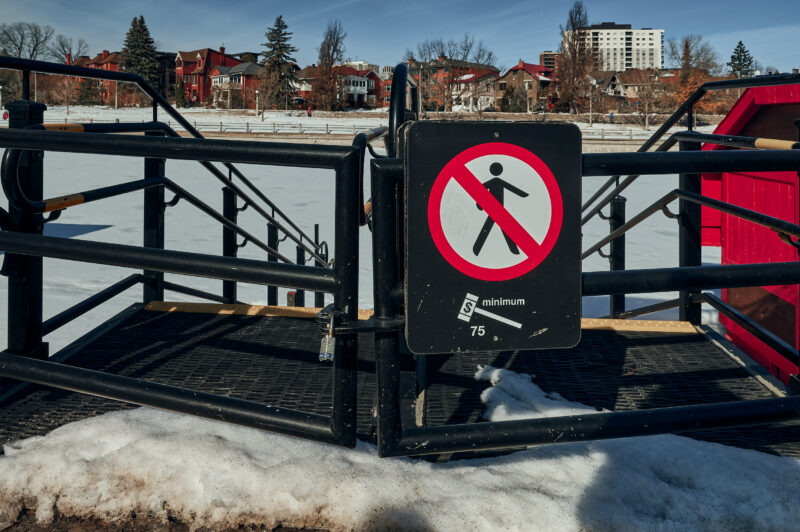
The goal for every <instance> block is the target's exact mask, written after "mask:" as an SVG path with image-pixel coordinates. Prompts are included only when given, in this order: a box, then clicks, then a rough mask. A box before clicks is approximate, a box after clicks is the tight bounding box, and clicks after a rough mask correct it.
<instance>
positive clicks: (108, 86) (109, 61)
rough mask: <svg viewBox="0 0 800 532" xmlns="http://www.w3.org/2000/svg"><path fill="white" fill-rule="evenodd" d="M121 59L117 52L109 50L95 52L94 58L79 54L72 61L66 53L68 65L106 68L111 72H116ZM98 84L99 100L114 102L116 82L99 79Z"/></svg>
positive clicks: (106, 103) (104, 102)
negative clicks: (79, 55)
mask: <svg viewBox="0 0 800 532" xmlns="http://www.w3.org/2000/svg"><path fill="white" fill-rule="evenodd" d="M121 60H122V58H121V57H120V54H119V52H109V51H108V50H103V51H102V52H101V53H99V54H97V55H96V56H95V57H94V59H89V57H87V56H81V57H79V58H78V59H76V60H75V61H74V62H73V61H72V55H70V54H67V64H68V65H75V66H82V67H86V68H96V69H98V70H108V71H111V72H117V71H119V70H120V61H121ZM98 84H99V85H98V86H99V89H100V102H101V103H102V104H104V105H108V104H109V103H111V102H114V98H115V96H116V93H117V82H115V81H107V80H101V81H99V82H98Z"/></svg>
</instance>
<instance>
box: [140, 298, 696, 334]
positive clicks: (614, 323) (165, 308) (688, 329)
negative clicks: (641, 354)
mask: <svg viewBox="0 0 800 532" xmlns="http://www.w3.org/2000/svg"><path fill="white" fill-rule="evenodd" d="M145 310H154V311H158V312H194V313H199V314H236V315H243V316H283V317H286V318H315V317H316V316H317V313H318V312H319V311H320V310H321V309H319V308H312V307H282V306H265V305H243V304H219V303H188V302H169V301H153V302H151V303H149V304H148V305H147V306H146V307H145ZM372 314H373V311H372V310H364V309H362V310H359V311H358V319H359V320H366V319H368V318H369V317H370V316H372ZM581 329H588V330H609V331H643V332H674V333H697V330H696V329H695V328H694V325H692V324H691V323H689V322H686V321H661V320H609V319H599V318H583V319H581Z"/></svg>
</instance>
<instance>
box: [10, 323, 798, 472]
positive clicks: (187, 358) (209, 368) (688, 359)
mask: <svg viewBox="0 0 800 532" xmlns="http://www.w3.org/2000/svg"><path fill="white" fill-rule="evenodd" d="M319 339H320V331H319V328H318V325H317V323H316V321H314V320H312V319H303V318H293V317H277V316H261V315H235V314H210V313H189V312H163V311H153V310H141V311H139V312H136V313H135V314H133V315H132V316H130V317H128V318H127V319H125V320H124V321H123V322H122V323H121V324H119V325H117V326H116V327H114V328H113V329H111V330H110V331H108V332H106V333H105V334H103V335H102V336H100V337H99V338H97V339H96V340H94V341H93V342H91V343H90V344H88V345H87V346H85V347H83V348H82V349H80V350H79V351H78V352H77V353H75V354H74V355H73V356H71V357H70V358H69V359H68V360H67V362H66V363H67V364H70V365H75V366H80V367H84V368H89V369H94V370H98V371H104V372H109V373H114V374H119V375H125V376H131V377H138V378H144V379H147V380H152V381H155V382H160V383H165V384H172V385H177V386H183V387H189V388H196V389H200V390H203V391H208V392H214V393H219V394H223V395H230V396H233V397H238V398H242V399H249V400H253V401H259V402H262V403H267V404H272V405H278V406H284V407H289V408H294V409H298V410H304V411H309V412H314V413H318V414H328V413H329V412H330V407H331V400H332V394H331V366H330V365H329V364H325V363H320V362H319V361H318V360H317V353H318V348H319ZM425 360H426V365H427V369H426V376H427V384H428V385H427V390H426V402H425V417H426V422H427V424H429V425H441V424H445V423H462V422H476V421H479V420H480V415H481V413H482V412H483V405H482V404H481V402H480V393H481V391H482V390H483V389H485V388H486V386H487V383H485V382H478V381H475V380H474V379H473V374H474V373H475V370H476V367H477V365H479V364H490V365H492V366H496V367H502V368H508V369H511V370H513V371H517V372H520V373H529V374H534V375H536V380H535V382H536V384H537V385H539V386H540V387H542V388H543V389H544V390H546V391H548V392H558V393H559V394H561V395H562V396H564V397H565V398H567V399H569V400H572V401H579V402H582V403H584V404H587V405H592V406H595V407H601V408H606V409H608V410H630V409H643V408H656V407H663V406H678V405H689V404H701V403H712V402H720V401H736V400H744V399H757V398H767V397H772V394H771V393H770V391H769V390H768V389H767V388H765V387H764V386H763V385H762V384H761V383H760V382H759V381H758V380H757V379H755V378H753V376H752V375H751V374H750V373H748V372H747V371H745V370H744V369H743V368H741V367H740V366H739V365H737V364H736V363H735V362H734V361H733V360H732V359H731V358H729V357H728V356H727V355H726V354H725V353H723V352H722V351H720V350H719V349H717V348H716V347H715V346H714V345H713V344H712V343H711V342H709V341H708V340H706V339H705V338H704V337H703V336H702V335H700V334H697V333H690V332H657V331H656V332H654V331H615V330H596V329H590V330H584V331H583V339H582V341H581V343H580V344H579V345H578V346H577V347H575V348H572V349H569V350H544V351H528V352H506V353H500V354H496V353H495V354H455V355H446V356H445V355H434V356H428V357H426V359H425ZM406 362H407V367H405V368H404V369H405V370H411V360H410V359H408V360H407V361H406ZM358 379H359V405H358V409H359V415H358V433H359V435H360V437H361V438H362V439H365V440H368V441H374V430H373V429H374V424H373V419H372V412H373V406H374V405H373V403H374V397H375V385H376V381H375V364H374V356H373V343H372V335H370V334H362V335H360V336H359V374H358ZM123 408H131V406H129V405H124V404H122V403H118V402H115V401H110V400H105V399H99V398H95V397H89V396H85V395H81V394H76V393H72V392H64V391H60V390H51V389H46V388H42V387H34V386H31V387H29V392H28V393H26V394H25V395H24V396H21V397H18V398H16V399H13V400H11V401H8V402H6V403H4V404H2V405H0V442H6V441H10V440H16V439H20V438H25V437H29V436H33V435H40V434H45V433H47V432H48V431H50V430H52V429H54V428H56V427H58V426H61V425H63V424H65V423H68V422H71V421H75V420H78V419H82V418H85V417H89V416H93V415H98V414H101V413H104V412H108V411H112V410H119V409H123ZM692 437H696V438H700V439H704V440H708V441H716V442H720V443H726V444H730V445H737V446H741V447H747V448H753V449H758V450H761V451H765V452H771V453H775V454H783V455H791V456H798V457H800V425H799V424H782V425H778V426H769V427H752V428H740V429H727V430H714V431H704V432H698V433H694V434H692Z"/></svg>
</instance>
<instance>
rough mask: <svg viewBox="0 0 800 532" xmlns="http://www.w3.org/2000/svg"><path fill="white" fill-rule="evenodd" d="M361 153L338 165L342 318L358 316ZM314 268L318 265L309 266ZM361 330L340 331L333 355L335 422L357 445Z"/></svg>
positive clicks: (338, 307)
mask: <svg viewBox="0 0 800 532" xmlns="http://www.w3.org/2000/svg"><path fill="white" fill-rule="evenodd" d="M359 167H360V157H359V155H358V153H357V152H354V153H351V154H349V155H348V156H347V157H345V158H344V159H343V160H342V162H341V164H340V165H339V167H338V168H337V169H336V194H335V201H336V215H337V216H336V227H335V241H334V242H335V250H334V257H335V262H334V266H333V269H334V275H335V278H336V281H337V287H336V290H335V291H334V294H333V305H334V312H335V313H336V314H338V315H339V316H341V318H342V320H343V321H344V322H347V323H352V322H355V321H356V320H358V229H359V217H360V211H361V209H362V206H361V204H360V201H359V192H360V191H359V175H360V174H359V172H360V169H359ZM309 269H310V270H314V269H316V268H309ZM357 362H358V334H356V333H354V332H352V333H340V334H337V335H336V347H335V355H334V359H333V410H332V412H331V426H332V427H333V430H334V433H336V434H337V436H338V437H339V439H340V441H341V444H342V445H355V439H356V413H357V394H356V365H357Z"/></svg>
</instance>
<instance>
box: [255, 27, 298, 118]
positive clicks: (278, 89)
mask: <svg viewBox="0 0 800 532" xmlns="http://www.w3.org/2000/svg"><path fill="white" fill-rule="evenodd" d="M287 28H288V26H287V25H286V23H285V22H284V21H283V16H282V15H278V17H277V18H276V19H275V24H274V25H273V26H272V27H271V28H269V29H268V30H267V32H266V33H265V34H264V35H265V36H266V38H267V42H265V43H264V44H262V46H263V47H264V48H265V50H264V52H263V53H262V55H263V56H264V60H263V61H262V63H261V64H262V66H263V67H264V83H265V85H270V86H265V90H264V92H265V94H267V95H269V100H268V102H269V104H276V105H278V106H280V105H283V106H284V108H288V102H289V97H290V96H291V95H292V93H293V92H294V90H295V85H294V84H295V82H296V81H297V75H296V74H295V69H294V62H295V61H296V60H295V58H294V57H292V54H293V53H294V52H296V51H297V48H295V47H294V46H292V45H291V44H289V40H290V39H291V37H292V33H291V32H289V31H286V30H287Z"/></svg>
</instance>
